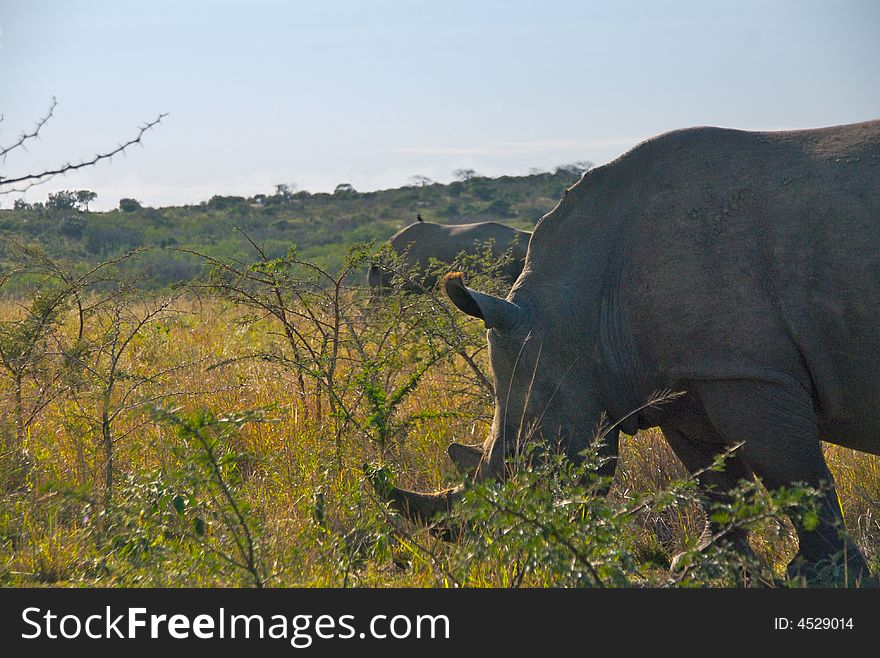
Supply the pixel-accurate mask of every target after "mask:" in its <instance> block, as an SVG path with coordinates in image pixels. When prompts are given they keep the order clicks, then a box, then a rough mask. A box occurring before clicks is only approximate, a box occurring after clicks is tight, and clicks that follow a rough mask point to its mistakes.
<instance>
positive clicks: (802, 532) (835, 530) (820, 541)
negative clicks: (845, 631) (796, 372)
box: [697, 380, 869, 584]
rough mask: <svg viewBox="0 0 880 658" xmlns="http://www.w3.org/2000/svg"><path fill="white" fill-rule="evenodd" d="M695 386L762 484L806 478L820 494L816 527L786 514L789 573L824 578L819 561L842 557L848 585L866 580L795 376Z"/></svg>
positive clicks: (807, 403)
mask: <svg viewBox="0 0 880 658" xmlns="http://www.w3.org/2000/svg"><path fill="white" fill-rule="evenodd" d="M697 388H698V391H699V394H700V397H701V399H702V401H703V405H704V407H705V409H706V412H707V414H708V417H709V419H710V420H711V422H712V424H713V425H714V426H715V429H716V430H717V431H718V433H719V434H720V435H721V436H722V437H723V438H724V439H725V441H726V443H727V444H728V445H734V444H736V443H738V442H743V445H742V448H741V449H740V455H741V457H742V459H743V462H744V463H745V464H746V466H747V467H748V468H749V469H751V470H752V471H753V472H754V473H755V475H757V476H758V477H759V478H760V479H761V481H762V482H763V483H764V485H765V486H766V487H767V488H768V489H770V490H771V491H772V490H775V489H778V488H781V487H791V486H795V485H798V484H806V485H807V486H810V487H815V488H817V489H820V490H821V491H822V492H823V495H822V498H821V500H820V510H819V523H818V525H817V526H816V527H814V528H808V527H805V526H804V524H803V523H800V522H799V521H798V520H797V519H792V521H793V522H794V525H795V529H796V530H797V534H798V540H799V544H800V546H799V551H798V555H797V556H796V557H795V560H794V561H793V562H792V564H791V565H790V566H789V575H802V576H805V577H806V578H807V581H808V582H809V583H811V584H827V583H819V582H817V574H819V573H820V570H821V567H822V566H823V565H824V564H828V563H830V561H832V560H839V559H843V560H845V563H846V574H847V582H846V584H860V583H863V582H864V583H866V584H867V583H868V581H869V572H868V567H867V563H866V562H865V558H864V556H863V555H862V553H861V551H859V549H858V547H857V546H856V545H855V543H853V542H852V540H851V539H849V538H847V537H846V536H845V533H843V532H842V531H843V530H844V525H843V514H842V512H841V508H840V503H839V500H838V498H837V492H836V490H835V488H834V479H833V477H832V475H831V471H829V470H828V466H827V464H826V463H825V458H824V456H823V454H822V447H821V443H820V441H819V429H818V422H817V418H816V414H815V411H814V409H813V404H812V400H811V399H810V396H809V394H808V392H807V391H806V390H805V389H804V388H802V387H801V386H799V385H798V384H796V383H795V382H793V381H792V383H791V384H788V385H787V384H782V383H770V382H762V381H751V380H749V381H746V380H722V381H711V382H701V383H699V384H698V386H697ZM838 584H839V583H838Z"/></svg>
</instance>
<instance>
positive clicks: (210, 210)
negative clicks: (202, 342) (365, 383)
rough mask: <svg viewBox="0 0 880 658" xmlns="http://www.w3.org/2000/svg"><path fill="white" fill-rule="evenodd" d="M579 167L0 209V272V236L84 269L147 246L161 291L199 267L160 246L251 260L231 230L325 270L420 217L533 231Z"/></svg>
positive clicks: (2, 253)
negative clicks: (161, 201)
mask: <svg viewBox="0 0 880 658" xmlns="http://www.w3.org/2000/svg"><path fill="white" fill-rule="evenodd" d="M580 173H581V172H580V171H578V170H577V168H575V167H560V168H558V169H557V170H556V171H555V172H552V173H540V174H534V175H529V176H502V177H500V178H486V177H481V176H475V177H471V178H468V179H467V180H464V181H458V182H454V183H450V184H440V183H431V184H424V185H414V186H409V187H402V188H399V189H392V190H381V191H377V192H365V193H360V192H357V191H356V190H353V189H351V187H350V186H345V185H341V186H339V188H338V189H337V190H336V192H335V193H333V194H326V193H321V194H310V193H308V192H295V193H289V192H288V193H283V194H275V195H256V196H254V197H251V198H245V197H236V196H215V197H213V198H212V199H211V200H210V201H207V202H204V203H201V204H199V205H188V206H172V207H167V208H143V207H140V205H139V204H138V203H137V202H131V200H126V201H127V202H126V203H122V204H121V205H122V206H123V207H124V208H125V210H113V211H110V212H82V211H80V210H77V209H75V208H71V207H68V208H57V207H51V204H42V203H36V204H32V205H27V204H20V203H19V204H17V205H18V206H20V207H19V208H17V209H14V210H0V272H2V271H3V270H6V269H8V268H10V267H12V266H14V265H15V263H14V262H12V255H11V253H10V250H9V249H8V248H7V247H8V245H6V244H4V242H5V241H4V240H2V238H3V236H7V237H11V238H13V239H15V240H17V241H18V242H24V243H28V244H36V245H38V246H39V247H40V248H41V249H43V250H44V251H45V252H46V253H47V254H49V255H50V256H51V257H53V258H63V259H65V260H68V261H72V262H73V263H75V264H81V265H82V266H86V265H88V264H92V263H97V262H99V261H100V260H103V259H106V258H110V257H113V256H117V255H119V254H122V253H124V252H126V251H127V250H130V249H133V248H136V247H146V246H149V247H152V249H150V251H149V253H147V254H146V255H145V256H144V258H143V260H142V263H145V264H146V265H147V266H148V272H149V273H148V285H150V286H153V287H161V286H164V285H167V284H169V283H172V282H175V281H180V280H189V279H192V278H194V277H196V276H197V275H198V274H199V273H200V271H201V265H200V264H199V263H198V262H197V260H196V259H194V258H190V257H187V256H186V255H185V254H181V253H179V252H175V251H173V250H170V249H166V247H187V248H191V249H195V250H197V251H200V252H203V253H206V254H209V255H211V256H214V257H222V258H229V257H236V258H240V259H242V260H245V261H250V260H253V257H254V256H253V250H252V248H251V247H250V246H249V245H248V244H247V242H246V241H245V240H244V239H243V238H242V236H241V235H240V234H239V233H238V232H237V231H236V230H235V229H236V227H241V228H243V229H244V230H245V231H247V232H248V234H249V235H250V236H251V237H252V238H253V239H254V240H255V241H257V242H258V243H259V244H260V245H261V246H262V247H263V248H264V249H265V250H266V252H267V254H268V255H269V257H277V256H280V255H283V254H284V253H286V251H287V249H288V248H289V247H290V246H291V244H295V245H296V246H297V248H298V249H299V252H300V254H301V255H302V257H304V258H306V259H309V260H311V261H313V262H316V263H319V264H321V265H322V266H324V267H327V268H330V269H331V270H332V269H336V268H338V267H339V266H340V265H341V263H342V261H343V259H344V257H345V254H346V252H347V250H348V248H349V247H350V246H352V245H354V244H356V243H362V242H369V241H375V242H376V244H379V243H381V242H383V241H384V240H386V239H387V238H388V237H389V236H391V235H392V234H393V233H395V232H396V231H397V230H398V229H400V228H402V227H404V226H406V225H407V224H410V223H412V222H413V221H415V218H416V215H417V214H421V215H422V217H423V218H424V219H425V220H427V221H434V222H439V223H445V224H459V223H468V222H476V221H488V220H494V221H500V222H504V223H506V224H509V225H511V226H515V227H517V228H524V229H529V230H530V229H531V228H532V227H534V225H535V223H536V222H537V221H538V219H540V217H541V216H542V215H543V214H544V213H546V212H548V211H549V210H551V209H552V208H553V206H554V205H555V204H556V202H557V201H558V199H559V197H560V196H561V194H562V192H563V190H564V189H565V188H566V187H569V186H571V185H572V184H573V183H575V182H576V181H577V180H578V178H579V177H580ZM56 198H57V197H56Z"/></svg>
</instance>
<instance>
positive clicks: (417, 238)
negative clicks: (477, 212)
mask: <svg viewBox="0 0 880 658" xmlns="http://www.w3.org/2000/svg"><path fill="white" fill-rule="evenodd" d="M530 237H531V233H529V232H528V231H521V230H519V229H515V228H512V227H510V226H506V225H504V224H499V223H498V222H477V223H474V224H435V223H434V222H423V221H419V222H416V223H414V224H410V225H409V226H407V227H406V228H403V229H401V230H399V231H398V232H397V233H395V234H394V235H393V236H391V238H390V239H389V240H388V242H389V244H390V245H391V248H392V249H393V250H394V251H395V252H397V253H398V254H401V255H403V256H404V260H405V263H406V265H407V267H408V268H410V269H411V270H413V271H414V273H416V278H417V279H418V285H417V286H413V285H411V286H408V288H409V289H410V290H412V291H418V289H420V288H431V287H433V286H434V285H435V284H436V283H437V277H436V276H432V275H430V274H427V275H424V274H420V273H419V271H420V270H422V271H424V269H425V268H427V267H428V265H429V264H430V261H431V260H436V261H439V262H442V263H451V262H453V261H454V260H455V259H456V257H458V255H459V254H461V253H465V254H471V255H473V254H476V253H477V252H478V251H479V250H480V249H481V248H482V247H484V246H487V247H489V248H490V250H491V256H492V257H493V258H496V259H501V258H503V257H504V256H505V254H506V253H507V251H508V250H512V253H511V256H512V258H511V259H510V261H509V262H508V263H507V264H506V266H505V267H504V268H503V271H502V272H501V276H502V278H503V279H505V280H507V281H508V282H509V283H513V282H514V281H515V280H516V278H517V277H518V276H519V273H520V272H521V271H522V266H523V259H525V256H526V248H527V246H528V244H529V238H530ZM392 278H393V272H391V271H389V270H387V269H384V268H383V267H382V266H381V265H378V264H374V265H372V266H371V267H370V270H369V272H368V274H367V283H368V285H369V286H370V287H372V288H387V287H389V286H390V285H391V281H392Z"/></svg>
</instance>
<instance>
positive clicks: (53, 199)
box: [46, 190, 77, 210]
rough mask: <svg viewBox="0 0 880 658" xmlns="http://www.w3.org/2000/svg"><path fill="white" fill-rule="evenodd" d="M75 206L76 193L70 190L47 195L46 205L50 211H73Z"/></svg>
mask: <svg viewBox="0 0 880 658" xmlns="http://www.w3.org/2000/svg"><path fill="white" fill-rule="evenodd" d="M76 204H77V197H76V192H72V191H70V190H58V191H57V192H55V193H54V194H51V193H50V194H49V201H48V202H47V203H46V205H47V206H48V207H49V208H51V209H52V210H73V209H74V208H75V207H76Z"/></svg>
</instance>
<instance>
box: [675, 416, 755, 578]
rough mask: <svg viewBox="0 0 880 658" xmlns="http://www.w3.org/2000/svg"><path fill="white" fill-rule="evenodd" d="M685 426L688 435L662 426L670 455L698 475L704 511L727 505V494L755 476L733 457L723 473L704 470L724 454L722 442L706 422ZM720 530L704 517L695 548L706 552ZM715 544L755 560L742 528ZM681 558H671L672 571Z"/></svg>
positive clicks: (725, 535) (726, 461)
mask: <svg viewBox="0 0 880 658" xmlns="http://www.w3.org/2000/svg"><path fill="white" fill-rule="evenodd" d="M686 426H687V431H684V430H682V429H680V428H678V427H675V428H673V427H668V426H663V427H662V428H661V429H662V430H663V435H664V436H665V437H666V441H667V443H669V446H670V447H671V448H672V451H673V452H674V453H675V454H676V455H677V456H678V458H679V459H680V460H681V461H682V463H683V464H684V466H685V468H686V469H687V470H688V472H690V473H698V474H699V475H697V481H698V482H699V484H700V491H701V493H702V495H703V499H704V501H705V505H706V507H707V508H708V507H709V506H711V505H713V504H716V503H722V504H723V503H727V502H729V501H730V500H731V493H730V492H731V491H732V490H733V489H734V488H735V487H736V486H737V485H739V484H740V483H741V482H742V481H743V480H748V479H751V478H752V477H754V474H753V473H752V471H751V470H750V469H749V468H748V467H747V466H746V465H745V463H744V462H743V460H742V459H741V458H740V457H739V456H738V455H735V454H734V455H730V456H728V457H727V459H725V461H724V468H723V469H722V470H720V471H719V470H714V469H712V470H707V469H709V467H710V466H712V464H714V463H715V461H716V460H717V459H718V457H719V456H720V455H721V454H723V453H724V450H725V446H724V444H723V440H722V438H721V437H720V436H719V435H718V434H717V433H716V432H715V430H714V428H713V427H712V426H711V425H710V424H709V423H708V419H705V418H693V417H692V418H690V419H689V422H688V423H687V424H686ZM707 511H708V509H707ZM721 530H722V528H721V527H720V526H719V525H718V524H717V523H715V522H714V521H712V519H711V518H710V517H709V516H708V514H707V518H706V526H705V528H704V530H703V533H702V535H701V537H700V538H699V540H698V542H697V548H698V549H700V550H703V549H704V548H706V547H707V546H708V545H709V544H710V543H711V542H712V541H713V538H714V537H715V536H716V535H718V534H719V533H720V532H721ZM718 541H722V542H724V543H726V544H729V545H731V546H733V547H734V548H735V549H736V550H737V552H739V553H740V554H742V555H743V556H744V557H746V558H748V559H757V557H756V555H755V553H754V551H753V550H752V547H751V545H750V544H749V538H748V532H747V531H746V530H745V529H744V528H737V529H734V530H733V531H728V532H727V533H725V534H723V535H721V537H720V539H719V540H718ZM681 557H682V556H681V555H676V556H674V557H673V560H672V568H673V570H674V569H676V568H677V566H678V562H679V561H680V558H681Z"/></svg>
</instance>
